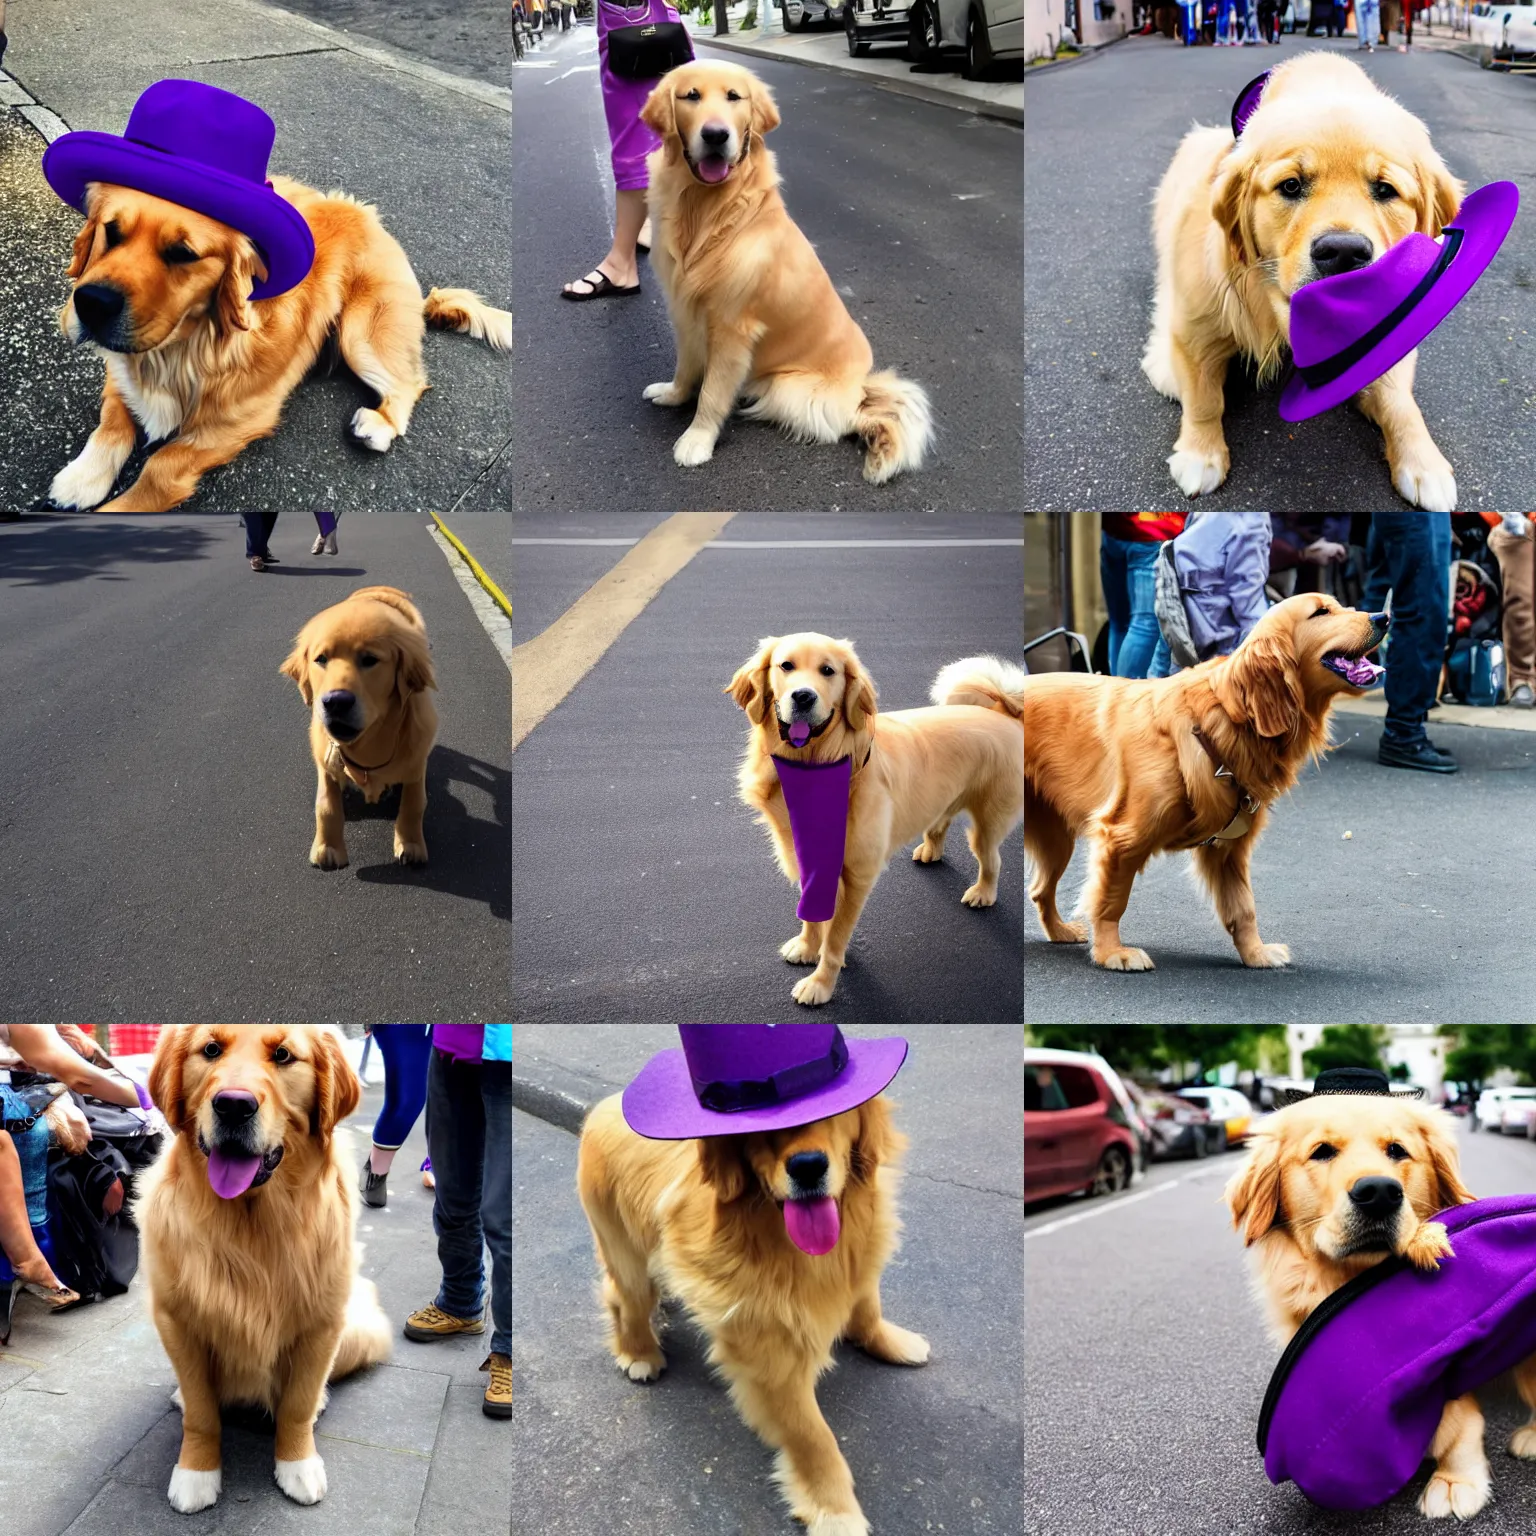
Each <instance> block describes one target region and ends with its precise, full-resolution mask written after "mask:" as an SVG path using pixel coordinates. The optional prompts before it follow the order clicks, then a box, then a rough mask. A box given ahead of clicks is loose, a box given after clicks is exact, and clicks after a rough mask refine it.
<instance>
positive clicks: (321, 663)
mask: <svg viewBox="0 0 1536 1536" xmlns="http://www.w3.org/2000/svg"><path fill="white" fill-rule="evenodd" d="M330 664H331V658H330V657H329V656H327V655H326V654H325V652H324V651H321V652H320V654H319V655H318V656H316V657H315V665H316V666H317V667H328V666H330Z"/></svg>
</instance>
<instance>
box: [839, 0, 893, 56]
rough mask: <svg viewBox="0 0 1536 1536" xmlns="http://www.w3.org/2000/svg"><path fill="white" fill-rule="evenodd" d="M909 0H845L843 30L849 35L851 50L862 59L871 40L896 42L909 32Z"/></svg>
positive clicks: (872, 41) (849, 48) (875, 41)
mask: <svg viewBox="0 0 1536 1536" xmlns="http://www.w3.org/2000/svg"><path fill="white" fill-rule="evenodd" d="M909 9H910V7H909V6H908V5H907V3H906V0H900V3H899V4H890V5H888V4H885V3H884V0H846V3H845V4H844V6H843V30H844V32H845V33H846V34H847V37H848V52H849V53H851V54H852V55H853V56H854V58H856V59H862V58H863V57H864V55H865V54H867V53H868V52H869V45H870V44H871V43H884V42H893V41H895V40H896V39H898V38H904V37H905V36H906V35H907V12H908V10H909Z"/></svg>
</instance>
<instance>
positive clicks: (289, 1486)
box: [272, 1456, 325, 1504]
mask: <svg viewBox="0 0 1536 1536" xmlns="http://www.w3.org/2000/svg"><path fill="white" fill-rule="evenodd" d="M272 1475H273V1477H275V1478H276V1479H277V1486H278V1487H279V1488H281V1489H282V1490H283V1492H284V1493H286V1494H287V1495H288V1497H289V1498H290V1499H292V1500H293V1502H294V1503H295V1504H318V1503H319V1502H320V1500H321V1499H323V1498H324V1497H325V1463H324V1462H323V1461H322V1460H321V1459H320V1458H319V1457H318V1456H306V1457H305V1458H304V1459H303V1461H279V1462H276V1463H274V1464H273V1467H272Z"/></svg>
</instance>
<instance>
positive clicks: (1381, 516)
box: [1371, 512, 1451, 747]
mask: <svg viewBox="0 0 1536 1536" xmlns="http://www.w3.org/2000/svg"><path fill="white" fill-rule="evenodd" d="M1371 530H1372V537H1373V538H1375V537H1378V536H1379V538H1380V539H1381V542H1382V547H1383V549H1384V551H1385V557H1386V561H1387V566H1388V569H1389V572H1390V579H1391V585H1392V630H1391V640H1390V643H1389V644H1388V646H1387V677H1386V684H1385V692H1386V698H1387V719H1386V726H1385V729H1384V730H1383V732H1382V741H1383V743H1384V744H1385V743H1391V744H1393V745H1396V746H1399V747H1413V746H1416V745H1418V744H1419V743H1422V742H1425V741H1427V740H1428V735H1427V732H1426V730H1425V722H1426V720H1427V719H1428V717H1429V708H1430V705H1431V704H1433V703H1434V701H1435V690H1436V688H1437V687H1438V686H1439V682H1440V668H1441V665H1442V663H1443V661H1444V658H1445V634H1446V597H1447V582H1448V579H1449V572H1450V553H1451V547H1450V541H1451V526H1450V514H1449V513H1445V512H1376V513H1373V514H1372V521H1371Z"/></svg>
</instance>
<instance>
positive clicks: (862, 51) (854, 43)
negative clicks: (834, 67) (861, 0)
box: [843, 4, 869, 59]
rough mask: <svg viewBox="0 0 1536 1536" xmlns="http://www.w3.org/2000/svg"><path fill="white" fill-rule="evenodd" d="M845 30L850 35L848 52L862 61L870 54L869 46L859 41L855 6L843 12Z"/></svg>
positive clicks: (850, 6)
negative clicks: (854, 14) (854, 11)
mask: <svg viewBox="0 0 1536 1536" xmlns="http://www.w3.org/2000/svg"><path fill="white" fill-rule="evenodd" d="M843 30H844V32H846V33H847V34H848V52H849V53H850V54H851V55H852V56H853V57H854V58H856V59H862V58H865V57H867V56H868V54H869V44H868V43H861V42H860V41H859V28H858V23H857V22H855V21H854V19H853V6H852V5H851V4H850V5H849V7H848V9H847V10H846V11H844V12H843Z"/></svg>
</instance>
